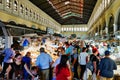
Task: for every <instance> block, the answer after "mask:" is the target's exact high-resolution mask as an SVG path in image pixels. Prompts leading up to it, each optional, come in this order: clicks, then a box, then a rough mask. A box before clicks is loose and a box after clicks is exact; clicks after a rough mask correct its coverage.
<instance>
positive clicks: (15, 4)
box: [14, 1, 18, 11]
mask: <svg viewBox="0 0 120 80" xmlns="http://www.w3.org/2000/svg"><path fill="white" fill-rule="evenodd" d="M17 5H18V3H17V1H14V11H17Z"/></svg>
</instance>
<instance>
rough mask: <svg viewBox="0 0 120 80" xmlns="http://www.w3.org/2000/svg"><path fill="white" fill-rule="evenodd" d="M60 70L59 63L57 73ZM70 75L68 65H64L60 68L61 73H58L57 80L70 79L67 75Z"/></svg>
mask: <svg viewBox="0 0 120 80" xmlns="http://www.w3.org/2000/svg"><path fill="white" fill-rule="evenodd" d="M57 72H58V65H57V67H56V73H57ZM69 76H70V71H69V68H68V67H63V68H62V69H60V71H59V73H58V74H57V75H56V80H68V79H67V77H69Z"/></svg>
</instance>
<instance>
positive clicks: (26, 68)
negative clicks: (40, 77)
mask: <svg viewBox="0 0 120 80" xmlns="http://www.w3.org/2000/svg"><path fill="white" fill-rule="evenodd" d="M24 68H25V70H26V71H27V72H28V73H29V75H31V76H32V78H34V76H33V74H32V73H31V72H30V70H29V69H28V67H27V65H26V64H25V65H24Z"/></svg>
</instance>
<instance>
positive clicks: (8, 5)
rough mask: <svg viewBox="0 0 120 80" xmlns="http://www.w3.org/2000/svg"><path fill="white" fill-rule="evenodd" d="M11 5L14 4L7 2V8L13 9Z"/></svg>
mask: <svg viewBox="0 0 120 80" xmlns="http://www.w3.org/2000/svg"><path fill="white" fill-rule="evenodd" d="M11 3H12V1H11V0H7V2H6V5H7V8H11Z"/></svg>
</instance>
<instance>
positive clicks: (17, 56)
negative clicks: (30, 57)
mask: <svg viewBox="0 0 120 80" xmlns="http://www.w3.org/2000/svg"><path fill="white" fill-rule="evenodd" d="M15 61H22V55H21V54H20V53H18V54H16V55H15Z"/></svg>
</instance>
